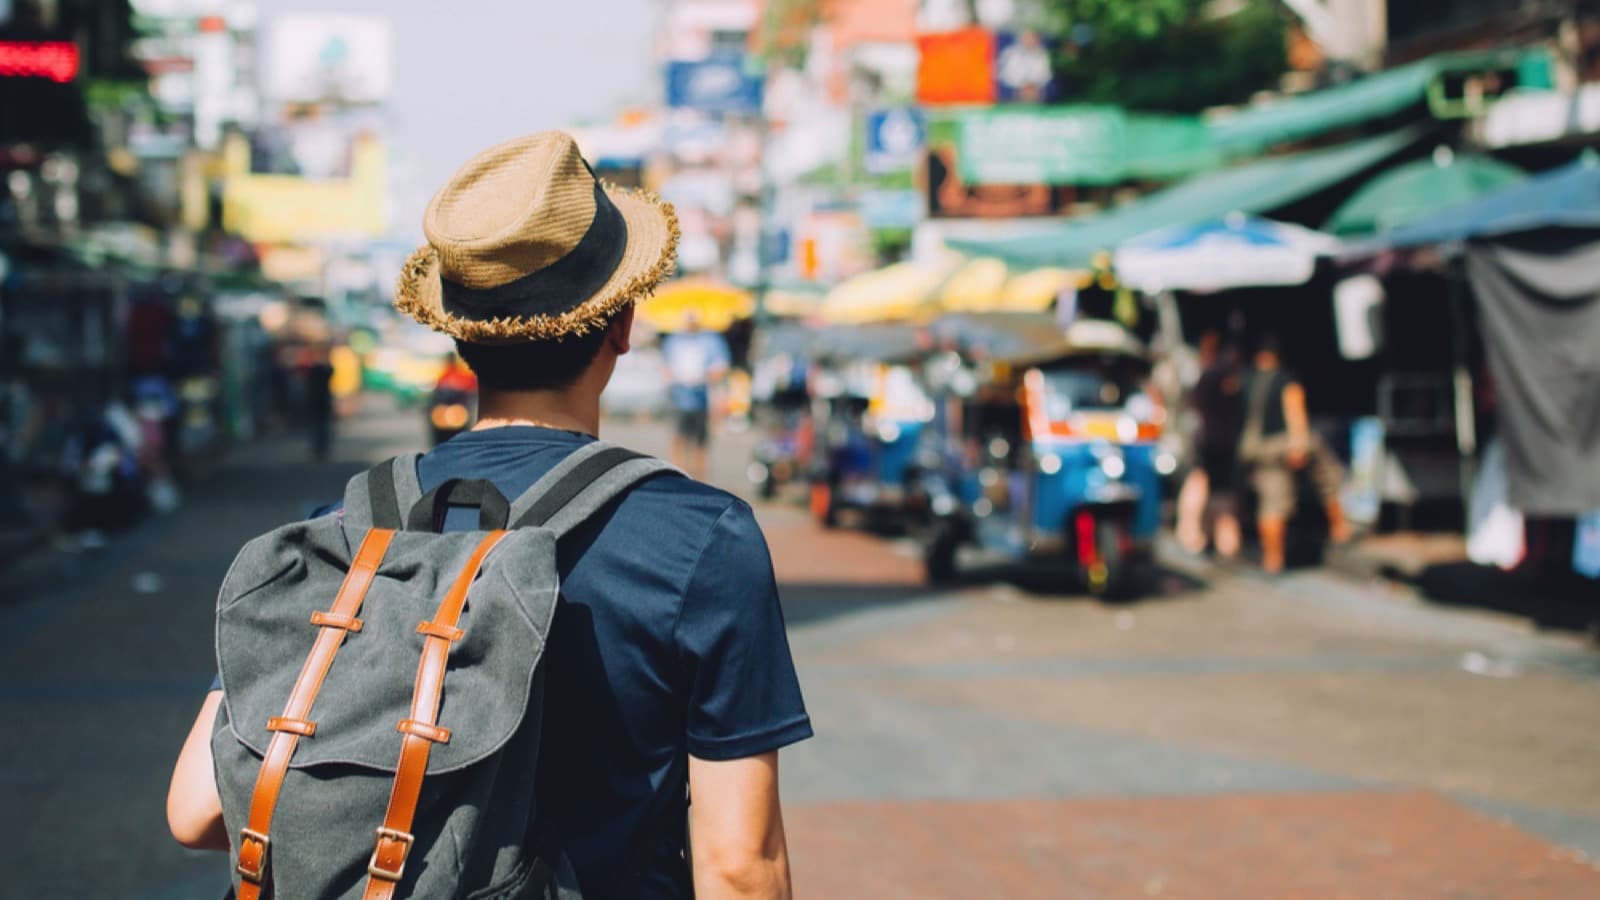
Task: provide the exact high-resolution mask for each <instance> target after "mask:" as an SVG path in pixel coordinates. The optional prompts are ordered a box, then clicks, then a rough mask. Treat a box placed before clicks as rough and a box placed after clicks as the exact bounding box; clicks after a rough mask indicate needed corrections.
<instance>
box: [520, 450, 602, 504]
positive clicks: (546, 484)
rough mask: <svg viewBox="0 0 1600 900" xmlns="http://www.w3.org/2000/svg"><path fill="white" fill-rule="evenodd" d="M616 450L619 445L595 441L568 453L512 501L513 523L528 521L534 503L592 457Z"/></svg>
mask: <svg viewBox="0 0 1600 900" xmlns="http://www.w3.org/2000/svg"><path fill="white" fill-rule="evenodd" d="M615 449H618V447H617V445H615V444H608V443H606V442H605V441H595V442H594V443H591V444H585V445H584V446H582V447H579V448H578V449H576V450H574V451H572V452H571V453H568V454H567V457H566V459H563V460H562V461H561V462H558V463H556V464H555V466H554V467H553V468H552V469H551V470H550V471H548V472H546V473H544V477H543V478H540V479H539V480H538V481H536V482H534V484H533V487H530V488H528V489H527V490H526V491H523V492H522V496H520V497H518V498H517V499H515V500H513V501H511V521H512V522H520V521H522V520H523V519H526V518H527V517H528V510H529V509H531V508H532V507H533V504H534V502H535V501H537V500H538V499H539V498H540V497H542V496H544V495H545V494H546V493H548V492H549V490H550V486H551V485H553V484H555V483H556V482H558V481H560V480H561V479H563V478H565V477H566V476H567V474H568V473H570V472H571V471H572V470H574V469H576V468H578V467H579V466H581V465H583V463H584V461H585V460H587V459H589V458H590V457H591V456H595V455H597V454H600V453H604V452H606V451H607V450H615Z"/></svg>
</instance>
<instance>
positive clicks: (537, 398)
mask: <svg viewBox="0 0 1600 900" xmlns="http://www.w3.org/2000/svg"><path fill="white" fill-rule="evenodd" d="M507 425H534V426H538V427H541V428H557V429H561V430H563V431H576V432H580V433H582V434H588V435H593V436H595V437H599V435H600V398H599V395H594V396H588V392H581V391H577V390H567V391H485V392H483V393H481V394H480V395H479V397H478V424H477V425H474V426H473V430H475V431H476V430H481V429H486V428H501V427H505V426H507Z"/></svg>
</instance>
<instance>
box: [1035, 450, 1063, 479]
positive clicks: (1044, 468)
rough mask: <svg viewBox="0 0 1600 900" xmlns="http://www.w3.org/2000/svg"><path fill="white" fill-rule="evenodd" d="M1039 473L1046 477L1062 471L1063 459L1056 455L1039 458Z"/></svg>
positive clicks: (1048, 454) (1051, 454)
mask: <svg viewBox="0 0 1600 900" xmlns="http://www.w3.org/2000/svg"><path fill="white" fill-rule="evenodd" d="M1039 471H1041V472H1043V473H1044V474H1046V475H1054V474H1056V473H1057V472H1059V471H1061V457H1059V456H1057V455H1055V454H1054V453H1046V454H1045V455H1043V456H1041V457H1039Z"/></svg>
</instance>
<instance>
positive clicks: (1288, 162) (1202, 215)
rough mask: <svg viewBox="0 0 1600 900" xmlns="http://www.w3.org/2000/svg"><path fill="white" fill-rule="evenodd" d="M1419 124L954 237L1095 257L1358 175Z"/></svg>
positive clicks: (1055, 261) (1044, 254)
mask: <svg viewBox="0 0 1600 900" xmlns="http://www.w3.org/2000/svg"><path fill="white" fill-rule="evenodd" d="M1419 136H1420V132H1419V131H1417V130H1413V129H1407V130H1404V131H1399V132H1395V133H1393V134H1386V135H1382V136H1379V137H1372V138H1366V139H1363V140H1359V141H1355V142H1352V143H1349V144H1345V145H1343V146H1340V147H1333V148H1330V149H1327V150H1313V151H1311V152H1308V153H1298V154H1295V155H1292V156H1277V157H1270V158H1267V159H1262V160H1257V161H1255V162H1251V163H1246V164H1244V165H1240V166H1235V167H1233V168H1230V169H1223V170H1221V171H1218V172H1212V173H1210V174H1206V175H1199V176H1196V177H1194V178H1191V179H1189V180H1188V181H1185V182H1182V183H1180V184H1176V185H1173V186H1172V187H1169V188H1165V189H1163V190H1159V191H1156V192H1154V193H1151V194H1147V195H1145V196H1144V197H1142V198H1140V199H1138V200H1135V201H1134V202H1132V203H1129V204H1127V205H1125V206H1119V207H1116V208H1114V209H1110V210H1107V211H1105V212H1102V213H1099V214H1096V215H1093V216H1088V217H1085V218H1080V219H1071V220H1068V221H1065V222H1062V223H1060V225H1059V226H1057V227H1056V228H1054V229H1052V230H1050V231H1048V232H1040V231H1030V232H1029V233H1028V234H1026V235H1023V236H1019V237H1014V238H1001V239H993V238H990V239H970V240H960V239H950V240H948V241H947V243H949V245H950V246H951V247H952V248H954V249H956V250H959V251H961V252H963V253H968V254H972V255H974V256H996V257H999V258H1000V259H1003V260H1005V261H1006V262H1007V263H1009V264H1011V265H1013V266H1015V267H1018V268H1032V267H1038V266H1062V267H1065V268H1082V267H1084V266H1087V265H1090V264H1091V262H1092V260H1093V259H1094V256H1095V254H1096V253H1098V252H1099V251H1101V250H1113V249H1115V248H1116V246H1117V245H1118V244H1120V243H1122V242H1123V241H1125V240H1127V239H1129V238H1131V237H1135V236H1137V235H1141V234H1144V233H1145V232H1147V231H1154V230H1155V229H1157V228H1162V227H1165V226H1168V225H1191V224H1195V223H1198V222H1204V221H1206V220H1208V219H1214V218H1217V217H1220V216H1225V215H1227V214H1228V213H1230V212H1235V211H1238V212H1244V213H1251V214H1255V215H1268V214H1270V213H1272V212H1273V211H1274V210H1277V209H1279V208H1281V207H1284V206H1288V205H1289V204H1291V203H1293V202H1295V201H1296V200H1300V199H1302V198H1304V197H1308V196H1311V195H1312V194H1315V193H1317V192H1319V191H1322V190H1325V189H1327V188H1329V187H1332V186H1333V185H1335V184H1338V183H1339V182H1341V181H1344V180H1346V179H1348V178H1350V177H1352V176H1355V175H1357V174H1359V173H1361V172H1363V171H1365V170H1367V169H1370V168H1372V167H1373V166H1376V165H1378V164H1379V163H1381V162H1383V161H1384V160H1386V159H1388V158H1389V157H1390V156H1393V155H1394V154H1395V153H1397V152H1399V151H1400V150H1402V149H1404V148H1405V147H1406V146H1408V145H1410V144H1412V143H1414V142H1415V141H1416V140H1417V139H1418V137H1419Z"/></svg>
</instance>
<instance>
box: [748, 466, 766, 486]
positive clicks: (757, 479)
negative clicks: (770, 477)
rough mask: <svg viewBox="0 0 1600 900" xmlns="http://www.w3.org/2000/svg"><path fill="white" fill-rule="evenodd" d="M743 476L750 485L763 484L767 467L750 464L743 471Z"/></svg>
mask: <svg viewBox="0 0 1600 900" xmlns="http://www.w3.org/2000/svg"><path fill="white" fill-rule="evenodd" d="M744 474H745V477H747V478H749V479H750V483H751V484H765V483H766V481H767V467H766V466H764V465H762V464H761V463H751V464H750V467H749V468H747V469H745V470H744Z"/></svg>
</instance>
